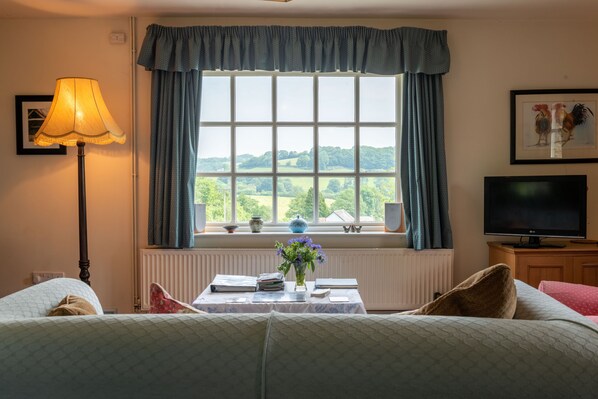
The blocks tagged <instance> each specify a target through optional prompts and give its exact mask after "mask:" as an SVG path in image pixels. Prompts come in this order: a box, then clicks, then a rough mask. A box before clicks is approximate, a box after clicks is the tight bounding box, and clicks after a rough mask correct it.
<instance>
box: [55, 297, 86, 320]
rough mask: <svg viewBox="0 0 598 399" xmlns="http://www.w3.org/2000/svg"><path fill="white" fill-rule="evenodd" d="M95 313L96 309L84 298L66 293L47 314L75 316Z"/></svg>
mask: <svg viewBox="0 0 598 399" xmlns="http://www.w3.org/2000/svg"><path fill="white" fill-rule="evenodd" d="M92 314H97V312H96V309H95V308H94V307H93V305H92V304H91V303H89V302H88V301H87V300H86V299H84V298H81V297H80V296H77V295H67V296H65V297H64V299H63V300H62V301H60V303H59V304H58V306H57V307H55V308H54V309H52V310H51V311H50V313H48V316H77V315H92Z"/></svg>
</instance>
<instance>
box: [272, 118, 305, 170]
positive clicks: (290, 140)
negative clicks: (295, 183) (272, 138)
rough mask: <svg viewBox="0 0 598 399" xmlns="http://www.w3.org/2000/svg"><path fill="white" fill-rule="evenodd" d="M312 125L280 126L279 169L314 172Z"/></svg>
mask: <svg viewBox="0 0 598 399" xmlns="http://www.w3.org/2000/svg"><path fill="white" fill-rule="evenodd" d="M313 132H314V131H313V128H312V127H279V128H278V153H277V156H278V160H277V163H278V171H279V172H283V173H307V172H313V170H314V160H313V148H314V135H313Z"/></svg>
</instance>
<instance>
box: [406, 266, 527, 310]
mask: <svg viewBox="0 0 598 399" xmlns="http://www.w3.org/2000/svg"><path fill="white" fill-rule="evenodd" d="M516 305H517V290H516V288H515V282H514V281H513V278H512V277H511V273H510V270H509V267H508V266H507V265H505V264H503V263H499V264H497V265H494V266H491V267H488V268H486V269H484V270H481V271H479V272H477V273H475V274H473V275H472V276H470V277H469V278H468V279H467V280H465V281H463V282H462V283H461V284H459V285H457V286H456V287H455V288H453V289H452V290H450V291H449V292H447V293H445V294H443V295H441V296H440V297H438V298H436V299H435V300H434V301H432V302H430V303H428V304H426V305H424V306H422V307H421V308H419V309H417V310H412V311H409V312H403V313H401V314H412V315H436V316H470V317H493V318H503V319H512V318H513V315H514V314H515V307H516Z"/></svg>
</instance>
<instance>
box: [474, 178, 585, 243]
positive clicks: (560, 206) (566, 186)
mask: <svg viewBox="0 0 598 399" xmlns="http://www.w3.org/2000/svg"><path fill="white" fill-rule="evenodd" d="M586 180H587V178H586V176H585V175H560V176H487V177H485V178H484V234H487V235H503V236H519V237H522V239H523V238H527V239H528V240H527V242H523V241H522V240H520V241H521V243H520V244H515V246H517V247H531V248H537V247H540V246H554V245H548V244H545V245H543V244H541V238H544V237H554V238H573V239H575V238H585V237H586V216H587V209H586V204H587V181H586Z"/></svg>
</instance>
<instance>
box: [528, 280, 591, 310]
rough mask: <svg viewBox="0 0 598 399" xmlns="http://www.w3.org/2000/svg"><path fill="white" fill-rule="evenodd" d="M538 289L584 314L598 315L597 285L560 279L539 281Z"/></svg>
mask: <svg viewBox="0 0 598 399" xmlns="http://www.w3.org/2000/svg"><path fill="white" fill-rule="evenodd" d="M538 290H540V291H542V292H543V293H545V294H547V295H550V296H551V297H553V298H554V299H556V300H557V301H559V302H561V303H562V304H564V305H566V306H568V307H570V308H571V309H573V310H575V311H576V312H578V313H581V314H582V315H584V316H598V287H592V286H590V285H583V284H573V283H564V282H562V281H540V285H539V286H538Z"/></svg>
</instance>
